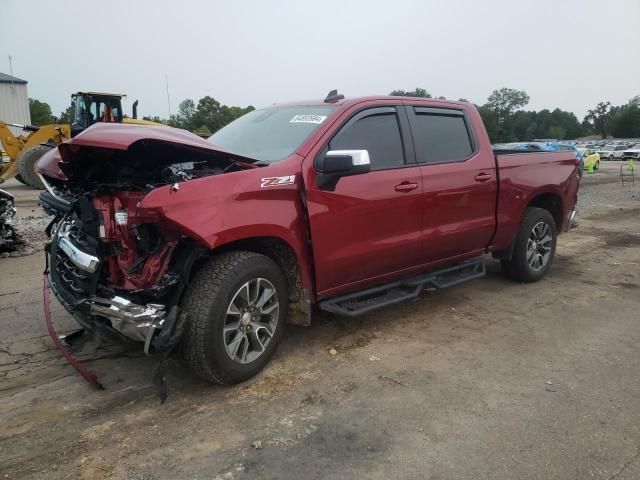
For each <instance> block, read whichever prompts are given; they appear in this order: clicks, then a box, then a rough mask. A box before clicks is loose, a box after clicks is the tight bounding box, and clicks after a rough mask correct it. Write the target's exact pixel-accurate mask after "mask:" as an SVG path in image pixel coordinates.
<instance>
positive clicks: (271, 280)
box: [180, 251, 288, 385]
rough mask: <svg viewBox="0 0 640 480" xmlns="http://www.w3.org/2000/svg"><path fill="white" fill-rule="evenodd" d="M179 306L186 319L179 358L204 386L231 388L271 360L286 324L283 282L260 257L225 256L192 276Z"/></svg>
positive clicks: (272, 265)
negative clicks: (182, 358)
mask: <svg viewBox="0 0 640 480" xmlns="http://www.w3.org/2000/svg"><path fill="white" fill-rule="evenodd" d="M180 306H181V308H182V309H183V310H184V311H186V312H187V315H188V317H187V318H188V325H187V330H186V332H185V336H184V339H183V353H184V357H185V359H186V361H187V363H188V364H189V366H190V367H191V368H192V369H193V370H194V372H195V373H196V374H197V375H199V376H200V377H202V378H204V379H206V380H209V381H211V382H214V383H220V384H223V385H233V384H236V383H240V382H243V381H245V380H248V379H249V378H251V377H253V376H254V375H256V374H257V373H258V372H260V371H261V370H262V369H263V368H264V367H265V365H266V364H267V362H268V361H269V360H270V359H271V357H272V356H273V353H274V352H275V349H276V345H277V344H278V341H279V340H280V338H281V337H282V333H283V330H284V324H285V322H286V319H287V310H288V290H287V281H286V278H285V276H284V274H283V273H282V270H281V269H280V267H279V266H278V264H277V263H275V262H274V261H273V260H271V259H270V258H268V257H266V256H264V255H260V254H258V253H254V252H241V251H238V252H228V253H224V254H221V255H218V256H215V257H213V258H212V259H211V260H210V261H209V262H208V263H207V264H205V265H204V266H203V267H202V268H201V269H200V270H199V271H198V272H197V273H196V274H195V276H194V278H193V281H192V282H191V283H190V285H189V287H188V288H187V291H186V293H185V296H184V298H183V300H182V302H181V305H180Z"/></svg>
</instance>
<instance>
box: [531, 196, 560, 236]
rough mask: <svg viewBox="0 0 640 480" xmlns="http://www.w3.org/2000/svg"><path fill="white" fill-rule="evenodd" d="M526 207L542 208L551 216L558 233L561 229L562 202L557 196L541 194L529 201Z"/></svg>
mask: <svg viewBox="0 0 640 480" xmlns="http://www.w3.org/2000/svg"><path fill="white" fill-rule="evenodd" d="M528 207H538V208H544V209H545V210H547V211H548V212H549V213H550V214H551V215H552V216H553V219H554V221H555V222H556V228H557V230H558V231H560V229H562V220H563V219H562V200H561V198H560V196H559V195H556V194H555V193H543V194H542V195H538V196H537V197H535V198H534V199H533V200H531V201H530V202H529V205H527V208H528Z"/></svg>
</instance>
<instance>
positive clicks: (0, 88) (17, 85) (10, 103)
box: [0, 72, 31, 135]
mask: <svg viewBox="0 0 640 480" xmlns="http://www.w3.org/2000/svg"><path fill="white" fill-rule="evenodd" d="M0 120H2V121H3V122H7V123H19V124H21V125H29V124H30V123H31V114H30V113H29V95H28V94H27V81H26V80H22V79H20V78H16V77H12V76H11V75H7V74H6V73H1V72H0ZM11 130H12V131H13V133H14V135H18V134H20V133H23V132H22V130H21V129H20V128H14V127H11Z"/></svg>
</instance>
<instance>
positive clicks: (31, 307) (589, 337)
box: [0, 162, 640, 480]
mask: <svg viewBox="0 0 640 480" xmlns="http://www.w3.org/2000/svg"><path fill="white" fill-rule="evenodd" d="M618 171H619V167H618V166H617V165H616V163H611V164H609V163H608V162H607V163H604V164H603V167H602V169H601V171H600V172H598V173H597V174H595V175H592V176H588V177H587V176H586V177H585V179H584V182H583V187H582V189H581V192H580V205H581V208H582V210H581V212H580V214H579V222H580V226H579V228H578V229H576V230H573V231H571V232H570V233H568V234H565V235H562V236H561V237H560V239H559V242H558V252H557V256H556V259H555V262H554V265H553V266H552V268H551V269H550V271H549V273H548V275H547V276H546V277H545V279H544V280H543V281H540V282H538V283H535V284H529V285H523V284H517V283H513V282H509V281H507V280H506V279H504V277H503V276H502V275H501V274H500V267H499V265H498V264H497V262H495V261H492V260H491V259H487V264H488V274H487V277H486V278H484V279H481V280H478V281H474V282H470V283H467V284H464V285H459V286H457V287H455V288H451V289H448V290H443V291H438V292H435V293H433V294H425V295H423V296H422V297H421V298H420V299H418V300H417V301H416V302H412V303H406V304H402V305H399V306H396V307H393V308H386V309H382V310H379V311H377V312H373V313H371V314H369V315H365V316H363V317H361V318H358V319H344V318H339V317H335V316H333V315H329V314H326V313H321V312H318V313H316V314H314V316H313V323H312V325H311V326H310V327H307V328H303V327H295V326H291V327H290V328H288V330H287V331H286V332H285V337H284V339H283V342H282V344H281V345H280V347H279V349H278V351H277V353H276V356H275V358H274V360H273V361H272V362H271V363H270V364H269V365H268V367H267V368H266V369H265V371H264V372H263V373H262V374H260V375H259V376H257V377H256V378H254V379H252V380H251V381H248V382H246V383H244V384H242V385H238V386H236V387H232V388H225V387H219V386H212V385H210V384H207V383H206V382H203V381H201V380H199V379H197V378H195V377H194V376H193V375H192V374H190V373H189V371H187V370H185V369H183V368H182V367H181V366H180V365H179V364H178V363H172V364H171V365H170V369H169V375H168V380H169V388H170V396H169V399H168V400H167V402H166V403H165V404H164V405H160V404H159V403H158V400H157V398H156V397H155V395H154V391H153V387H152V386H151V384H150V371H151V368H152V366H153V360H152V359H150V358H148V357H145V356H144V355H143V354H142V353H141V352H140V351H139V349H133V350H132V349H126V348H123V347H121V346H116V345H113V344H111V343H108V342H103V341H101V340H99V339H94V338H91V337H87V338H82V339H81V340H80V341H79V342H78V343H77V344H75V345H74V353H75V354H76V355H77V356H78V358H80V359H81V360H82V362H83V363H84V364H85V365H86V366H87V367H89V368H91V369H92V370H93V371H95V372H96V373H97V374H98V376H99V378H100V380H101V381H102V382H103V383H104V385H105V386H106V390H102V391H96V390H93V389H91V388H90V387H88V386H87V385H86V383H85V382H84V381H83V380H82V379H81V378H79V377H78V375H77V374H76V373H75V372H74V371H73V369H72V368H71V367H70V366H69V365H68V364H67V363H66V362H65V361H64V359H62V358H61V356H60V354H59V352H57V351H56V350H55V349H54V348H53V347H52V343H51V341H50V339H49V337H48V336H47V334H46V331H45V327H44V324H43V320H42V305H41V294H42V293H41V288H42V277H41V271H42V258H41V256H40V255H29V256H26V257H22V258H0V272H2V275H0V425H1V428H0V478H2V477H4V478H8V479H13V478H21V479H22V478H25V479H42V478H47V479H78V478H79V479H95V478H100V479H103V478H105V479H107V478H109V479H111V478H112V479H127V480H128V479H131V480H132V479H145V480H154V479H174V478H181V479H182V478H184V479H225V480H243V479H254V478H260V479H261V480H266V479H291V480H293V479H296V480H297V479H299V478H305V479H326V478H331V479H351V478H363V479H387V478H403V479H404V478H407V479H414V478H415V479H423V478H426V479H433V480H436V479H450V478H455V479H473V480H476V479H487V480H489V479H491V480H494V479H516V478H517V479H519V480H527V479H541V480H542V479H544V480H552V479H563V480H564V479H576V480H578V479H580V480H582V479H586V478H590V479H602V480H612V479H615V480H637V479H638V478H640V401H639V400H638V399H640V377H639V376H638V371H640V323H639V322H638V312H640V202H639V200H638V197H637V193H636V192H638V191H640V185H637V186H636V189H635V190H632V189H627V188H622V187H621V185H620V184H619V183H617V172H618ZM16 190H17V191H18V192H19V193H20V194H21V195H22V197H23V198H22V199H21V202H19V205H18V207H19V210H20V217H21V218H23V219H24V222H25V223H22V224H21V228H23V229H24V230H23V233H24V234H26V236H29V237H30V238H33V241H34V242H39V241H40V238H39V237H38V236H37V235H40V234H39V233H38V230H37V229H38V223H37V222H38V221H39V220H37V219H33V218H32V219H29V218H27V217H29V216H37V215H38V213H37V207H35V206H34V204H33V198H34V197H35V196H34V194H33V192H32V191H26V190H21V187H19V186H16ZM42 222H43V223H42V224H44V223H45V220H44V219H42ZM32 234H33V237H31V235H32ZM52 310H53V312H52V313H53V317H54V321H55V324H56V327H57V329H58V331H60V332H69V331H71V330H73V329H74V328H76V324H75V323H74V321H73V320H72V319H71V318H70V317H69V315H68V314H66V312H64V311H63V310H62V308H61V307H60V306H59V305H58V304H57V302H55V301H54V302H53V303H52Z"/></svg>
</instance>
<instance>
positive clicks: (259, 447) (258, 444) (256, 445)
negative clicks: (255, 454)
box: [251, 440, 262, 450]
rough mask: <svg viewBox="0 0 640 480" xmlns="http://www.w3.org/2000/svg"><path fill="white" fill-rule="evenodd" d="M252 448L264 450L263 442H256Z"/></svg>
mask: <svg viewBox="0 0 640 480" xmlns="http://www.w3.org/2000/svg"><path fill="white" fill-rule="evenodd" d="M251 446H252V447H253V448H254V449H256V450H262V442H261V441H260V440H255V441H254V442H253V443H252V444H251Z"/></svg>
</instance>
